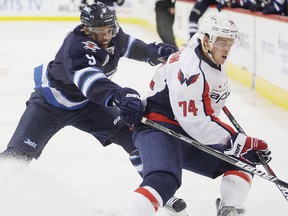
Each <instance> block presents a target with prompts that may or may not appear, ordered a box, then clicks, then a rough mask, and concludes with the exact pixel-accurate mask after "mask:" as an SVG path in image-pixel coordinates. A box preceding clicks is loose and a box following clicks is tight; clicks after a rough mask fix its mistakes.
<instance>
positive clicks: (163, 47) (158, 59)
mask: <svg viewBox="0 0 288 216" xmlns="http://www.w3.org/2000/svg"><path fill="white" fill-rule="evenodd" d="M117 37H118V40H119V41H120V43H123V44H125V46H123V47H122V52H121V56H123V57H126V58H130V59H134V60H138V61H144V62H148V63H149V64H150V65H152V66H154V65H157V64H160V63H163V62H165V61H166V60H167V58H168V57H169V56H170V55H171V54H172V53H174V52H175V51H177V50H178V49H177V48H176V47H175V46H173V45H170V44H166V43H156V42H154V43H149V44H147V43H145V42H144V41H142V40H140V39H137V38H134V37H132V36H131V35H128V34H126V33H124V32H123V30H122V29H120V30H119V33H118V35H117Z"/></svg>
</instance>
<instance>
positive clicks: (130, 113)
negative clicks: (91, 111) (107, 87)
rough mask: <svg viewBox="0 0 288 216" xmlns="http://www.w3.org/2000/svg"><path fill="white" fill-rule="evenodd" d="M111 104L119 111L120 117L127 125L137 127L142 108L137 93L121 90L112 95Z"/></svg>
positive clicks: (125, 89)
mask: <svg viewBox="0 0 288 216" xmlns="http://www.w3.org/2000/svg"><path fill="white" fill-rule="evenodd" d="M113 102H114V103H115V104H116V106H117V107H118V108H119V109H120V116H121V118H122V119H123V120H124V121H125V122H126V123H127V124H128V125H130V126H137V125H139V123H140V122H141V119H142V117H143V112H144V107H143V104H142V101H141V99H140V95H139V93H138V92H137V91H135V90H134V89H131V88H122V89H120V90H119V91H117V92H116V93H115V94H114V95H113Z"/></svg>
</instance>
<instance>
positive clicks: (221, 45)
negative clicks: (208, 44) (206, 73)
mask: <svg viewBox="0 0 288 216" xmlns="http://www.w3.org/2000/svg"><path fill="white" fill-rule="evenodd" d="M233 44H234V39H232V38H223V37H217V39H216V41H215V42H214V43H213V45H212V49H211V53H212V56H213V60H214V61H215V62H216V63H217V64H219V65H220V64H224V62H225V61H226V59H227V57H228V54H229V52H230V50H231V47H232V46H233Z"/></svg>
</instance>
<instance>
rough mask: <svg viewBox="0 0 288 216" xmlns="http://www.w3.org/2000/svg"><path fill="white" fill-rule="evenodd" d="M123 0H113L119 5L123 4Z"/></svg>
mask: <svg viewBox="0 0 288 216" xmlns="http://www.w3.org/2000/svg"><path fill="white" fill-rule="evenodd" d="M124 1H125V0H114V2H116V4H117V5H119V6H121V5H123V4H124Z"/></svg>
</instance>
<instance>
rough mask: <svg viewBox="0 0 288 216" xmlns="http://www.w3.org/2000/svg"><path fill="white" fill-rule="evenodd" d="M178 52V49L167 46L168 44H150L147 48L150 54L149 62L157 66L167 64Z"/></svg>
mask: <svg viewBox="0 0 288 216" xmlns="http://www.w3.org/2000/svg"><path fill="white" fill-rule="evenodd" d="M176 51H178V49H177V47H175V46H173V45H170V44H166V43H158V44H156V43H155V42H154V43H150V44H148V46H147V54H148V59H147V62H148V63H149V64H150V65H152V66H155V65H157V64H160V63H163V62H165V61H166V60H167V59H168V57H169V56H170V55H171V54H172V53H174V52H176Z"/></svg>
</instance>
